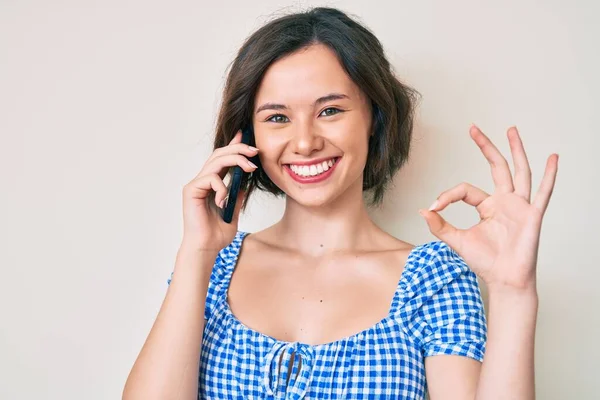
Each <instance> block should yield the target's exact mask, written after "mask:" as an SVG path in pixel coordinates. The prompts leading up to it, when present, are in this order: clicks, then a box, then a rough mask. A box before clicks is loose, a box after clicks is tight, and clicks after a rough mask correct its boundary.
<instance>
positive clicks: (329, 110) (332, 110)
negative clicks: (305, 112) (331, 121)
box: [321, 107, 342, 117]
mask: <svg viewBox="0 0 600 400" xmlns="http://www.w3.org/2000/svg"><path fill="white" fill-rule="evenodd" d="M340 112H342V110H340V109H339V108H335V107H329V108H326V109H324V110H323V111H322V112H321V115H323V114H325V115H324V116H325V117H328V116H330V115H335V114H337V113H340Z"/></svg>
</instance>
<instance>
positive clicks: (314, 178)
mask: <svg viewBox="0 0 600 400" xmlns="http://www.w3.org/2000/svg"><path fill="white" fill-rule="evenodd" d="M340 160H341V157H337V158H336V159H335V162H334V163H333V165H332V166H331V167H330V168H329V169H328V170H327V171H325V172H323V173H321V174H318V175H315V176H300V175H298V174H296V173H295V172H294V171H292V169H291V168H290V165H289V164H285V165H284V169H285V170H286V171H287V172H288V174H290V176H291V177H292V179H293V180H295V181H296V182H299V183H317V182H322V181H324V180H325V179H327V178H329V177H330V176H331V174H332V173H333V171H334V170H335V169H336V168H337V165H338V164H339V163H340Z"/></svg>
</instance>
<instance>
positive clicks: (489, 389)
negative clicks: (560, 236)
mask: <svg viewBox="0 0 600 400" xmlns="http://www.w3.org/2000/svg"><path fill="white" fill-rule="evenodd" d="M469 132H470V134H471V137H472V138H473V140H474V141H475V143H476V144H477V145H478V146H479V148H480V149H481V151H482V153H483V155H484V156H485V157H486V159H487V160H488V162H489V164H490V167H491V170H492V177H493V180H494V183H495V191H494V193H493V194H492V195H489V194H487V193H485V192H484V191H483V190H481V189H479V188H477V187H474V186H472V185H469V184H467V183H464V184H461V185H458V186H456V187H454V188H453V189H450V190H448V191H446V192H444V193H442V194H441V195H440V196H439V197H438V199H437V201H436V202H435V203H434V204H433V205H432V206H431V208H430V209H429V210H428V211H426V210H422V211H421V214H422V215H423V217H424V218H425V219H426V221H427V224H428V225H429V228H430V230H431V232H432V233H433V234H434V235H435V236H437V237H438V238H439V239H441V240H443V241H445V242H446V243H448V244H449V245H450V246H451V247H452V248H453V249H454V250H455V251H456V252H457V253H458V254H459V255H461V256H462V257H463V259H464V260H465V261H466V263H467V264H468V265H469V267H470V268H471V269H472V270H473V272H475V273H476V274H477V275H478V276H479V277H480V278H481V279H482V280H483V281H484V282H485V283H486V284H487V287H488V292H489V294H490V301H489V317H488V339H487V346H486V351H485V355H484V359H483V366H482V367H481V372H480V373H473V372H468V371H467V369H468V368H467V367H466V366H467V365H472V362H473V361H472V360H453V361H451V363H452V364H454V365H453V366H451V367H452V372H451V374H452V375H453V376H455V377H456V379H455V381H456V382H465V381H466V382H468V383H466V384H468V385H469V386H468V387H469V388H476V394H475V395H473V396H472V395H471V394H470V393H471V392H469V393H468V394H464V395H463V397H462V398H464V399H472V398H475V399H478V400H487V399H508V398H510V399H518V400H531V399H534V398H535V390H534V386H535V380H534V370H533V364H534V363H533V354H534V336H535V324H536V318H537V307H538V297H537V292H536V269H537V256H538V249H539V239H540V233H541V228H542V220H543V217H544V214H545V212H546V209H547V207H548V203H549V202H550V197H551V196H552V192H553V190H554V184H555V180H556V174H557V171H558V155H557V154H553V155H551V156H550V157H548V160H547V162H546V170H545V172H544V177H543V178H542V182H541V183H540V187H539V190H538V192H537V193H536V195H535V197H534V198H533V200H532V199H531V169H530V166H529V161H528V160H527V155H526V154H525V149H524V147H523V143H522V141H521V137H520V135H519V132H518V131H517V129H516V128H515V127H512V128H510V129H509V130H508V132H507V136H508V141H509V144H510V148H511V153H512V155H513V162H514V166H515V171H514V178H513V176H512V172H511V171H510V168H509V167H508V162H507V161H506V159H505V158H504V156H502V154H501V153H500V152H499V151H498V149H497V148H496V146H495V145H494V144H493V143H492V142H491V141H490V140H489V138H488V137H487V136H486V135H484V134H483V132H481V130H479V128H477V127H476V126H474V125H473V126H472V127H471V129H470V131H469ZM457 201H464V202H466V203H467V204H470V205H472V206H474V207H475V208H476V209H477V211H478V213H479V217H480V222H479V223H478V224H477V225H475V226H473V227H471V228H469V229H457V228H456V227H454V226H452V225H451V224H449V223H448V222H446V221H445V220H444V219H443V218H442V217H441V216H440V215H439V213H438V212H439V211H442V210H443V209H445V208H446V207H447V206H448V205H449V204H451V203H455V202H457ZM432 363H434V364H435V367H434V368H435V370H436V371H434V372H433V375H434V376H437V375H440V374H442V373H443V372H442V371H441V370H440V366H439V365H440V364H441V363H442V361H436V362H434V361H432V362H430V363H429V364H432ZM433 379H436V378H433ZM444 379H446V378H444ZM435 385H437V384H435ZM459 385H460V384H459ZM463 387H464V386H463ZM443 388H446V389H447V390H448V389H450V386H449V385H443V387H438V388H437V389H440V390H443ZM438 393H440V395H439V397H437V398H442V399H446V398H455V397H451V395H446V394H445V393H444V392H438ZM434 399H436V398H434Z"/></svg>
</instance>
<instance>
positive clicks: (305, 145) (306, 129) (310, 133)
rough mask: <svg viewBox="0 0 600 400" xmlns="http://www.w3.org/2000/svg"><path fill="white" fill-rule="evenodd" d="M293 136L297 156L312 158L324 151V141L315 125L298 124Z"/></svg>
mask: <svg viewBox="0 0 600 400" xmlns="http://www.w3.org/2000/svg"><path fill="white" fill-rule="evenodd" d="M293 134H294V136H293V138H292V141H293V147H294V148H293V150H294V152H295V153H296V154H300V155H303V156H310V155H311V154H312V153H314V152H315V151H319V150H322V149H323V145H324V139H323V137H322V136H321V134H320V133H319V132H318V130H317V128H316V127H315V126H314V125H313V124H311V123H298V124H297V125H296V127H295V129H294V133H293Z"/></svg>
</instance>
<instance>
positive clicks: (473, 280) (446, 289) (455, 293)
mask: <svg viewBox="0 0 600 400" xmlns="http://www.w3.org/2000/svg"><path fill="white" fill-rule="evenodd" d="M437 243H438V244H439V247H436V248H435V251H433V252H431V251H430V260H429V261H428V262H427V263H426V264H425V266H424V267H423V268H422V271H420V273H419V275H421V279H419V282H420V284H421V288H420V290H418V291H417V293H419V294H420V296H422V299H421V300H422V301H420V302H419V304H420V306H419V307H418V308H416V309H415V312H414V313H413V315H412V320H411V322H410V326H411V331H412V332H410V333H411V336H413V337H416V338H417V340H418V343H419V345H420V347H421V351H422V354H423V356H424V357H429V356H434V355H438V354H454V355H461V356H466V357H470V358H473V359H475V360H477V361H480V362H481V361H483V356H484V353H485V343H486V337H487V325H486V317H485V311H484V307H483V300H482V298H481V292H480V289H479V284H478V282H477V276H476V275H475V273H474V272H473V271H471V270H470V269H469V268H468V266H467V264H466V263H465V261H464V260H463V259H462V257H460V256H459V255H458V253H456V252H455V251H454V250H452V249H451V248H450V247H449V246H448V245H447V244H445V243H443V242H437Z"/></svg>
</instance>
